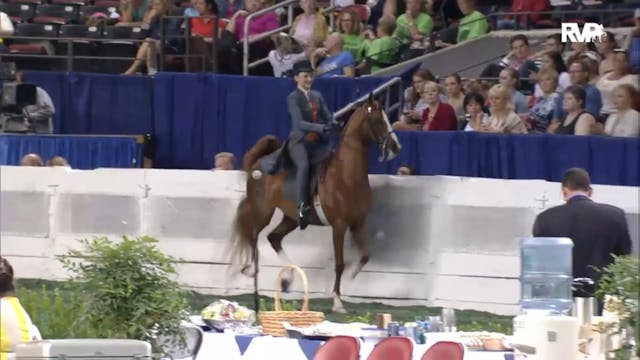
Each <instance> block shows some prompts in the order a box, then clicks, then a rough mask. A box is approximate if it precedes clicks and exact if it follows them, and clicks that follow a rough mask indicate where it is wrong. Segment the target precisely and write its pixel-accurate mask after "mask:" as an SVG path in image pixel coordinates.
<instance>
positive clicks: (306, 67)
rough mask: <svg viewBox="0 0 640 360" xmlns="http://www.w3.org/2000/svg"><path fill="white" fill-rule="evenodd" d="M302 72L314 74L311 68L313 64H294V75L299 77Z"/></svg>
mask: <svg viewBox="0 0 640 360" xmlns="http://www.w3.org/2000/svg"><path fill="white" fill-rule="evenodd" d="M301 72H308V73H312V72H313V68H312V67H311V63H310V62H308V61H299V62H297V63H295V64H293V75H294V76H295V75H298V73H301Z"/></svg>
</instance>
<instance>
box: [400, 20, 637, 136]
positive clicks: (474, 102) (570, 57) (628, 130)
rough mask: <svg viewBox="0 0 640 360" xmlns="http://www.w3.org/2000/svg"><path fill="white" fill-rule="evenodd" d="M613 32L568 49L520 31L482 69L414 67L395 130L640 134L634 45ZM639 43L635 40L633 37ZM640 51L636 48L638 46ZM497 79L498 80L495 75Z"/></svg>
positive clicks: (551, 37) (556, 38) (552, 38)
mask: <svg viewBox="0 0 640 360" xmlns="http://www.w3.org/2000/svg"><path fill="white" fill-rule="evenodd" d="M635 16H636V28H635V30H634V35H635V36H636V37H634V38H633V39H632V42H631V46H630V47H631V48H630V49H622V48H620V47H619V45H618V43H617V40H616V37H615V35H614V34H613V33H610V32H608V33H607V36H606V37H604V38H603V39H602V41H600V42H598V43H595V44H592V43H574V44H571V46H570V48H568V49H566V50H565V46H564V44H563V43H562V42H561V41H560V34H553V35H549V36H548V37H547V38H546V40H545V42H544V46H543V49H542V50H541V51H539V52H536V53H533V52H532V51H531V49H530V46H529V39H528V38H527V36H525V35H523V34H517V35H514V36H513V37H511V38H510V39H509V46H510V52H509V53H508V55H507V56H506V57H505V58H503V59H501V60H500V61H499V63H497V64H491V65H489V66H487V68H486V69H485V70H484V71H483V74H482V77H486V78H487V79H489V80H480V81H476V80H466V81H463V80H462V79H461V78H460V76H459V75H458V74H451V75H448V76H445V77H443V78H442V79H440V82H439V83H438V79H436V77H435V76H434V75H433V74H432V73H431V71H429V70H428V69H426V68H421V69H419V70H417V71H416V72H415V74H414V75H413V86H411V87H410V88H408V89H406V91H405V93H404V96H405V99H404V100H405V102H404V105H405V108H404V112H403V115H402V116H400V118H399V119H398V120H399V121H397V122H396V123H394V124H393V127H394V128H395V129H397V130H409V131H437V130H448V131H452V130H464V131H480V132H491V133H511V134H514V133H518V134H524V133H553V134H566V135H608V136H625V137H636V136H640V117H639V113H638V110H640V92H639V89H638V87H639V85H640V84H639V79H638V74H637V69H636V70H635V73H634V69H633V67H632V63H633V61H637V60H638V59H633V60H632V56H634V55H632V52H633V51H634V49H633V47H634V46H637V40H638V39H637V35H638V34H639V33H640V10H638V11H636V14H635ZM634 44H635V45H634ZM635 51H636V54H635V56H637V50H635ZM491 79H495V81H491Z"/></svg>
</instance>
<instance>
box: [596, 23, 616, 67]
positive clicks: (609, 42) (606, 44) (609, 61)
mask: <svg viewBox="0 0 640 360" xmlns="http://www.w3.org/2000/svg"><path fill="white" fill-rule="evenodd" d="M617 48H618V43H617V42H616V36H615V35H614V34H613V33H612V32H610V31H607V36H605V37H603V38H602V41H599V42H597V43H596V49H597V50H598V53H599V54H600V57H601V58H602V61H600V66H599V69H598V74H600V76H603V75H604V74H606V73H608V72H610V71H613V50H614V49H617Z"/></svg>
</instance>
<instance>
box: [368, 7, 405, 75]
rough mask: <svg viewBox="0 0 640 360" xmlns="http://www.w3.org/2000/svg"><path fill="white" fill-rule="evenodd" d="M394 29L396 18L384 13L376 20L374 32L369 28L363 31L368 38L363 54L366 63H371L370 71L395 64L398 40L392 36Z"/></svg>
mask: <svg viewBox="0 0 640 360" xmlns="http://www.w3.org/2000/svg"><path fill="white" fill-rule="evenodd" d="M395 29H396V19H395V18H394V17H393V16H388V15H385V16H383V17H382V18H381V19H380V21H378V26H377V27H376V34H373V32H372V31H370V30H369V31H367V32H365V38H367V39H368V41H367V43H366V52H365V54H366V58H367V59H366V61H367V63H368V64H370V65H371V66H370V72H376V71H378V70H380V69H382V68H385V67H387V66H391V65H393V64H395V62H396V55H397V53H398V50H399V44H398V41H397V40H396V39H395V38H393V37H392V35H393V32H394V30H395ZM359 67H362V66H359Z"/></svg>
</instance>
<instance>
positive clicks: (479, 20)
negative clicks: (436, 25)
mask: <svg viewBox="0 0 640 360" xmlns="http://www.w3.org/2000/svg"><path fill="white" fill-rule="evenodd" d="M457 4H458V8H460V11H461V12H462V14H464V17H463V18H462V19H460V22H459V24H458V36H457V39H456V43H458V44H460V43H463V42H465V41H469V40H473V39H475V38H478V37H480V36H482V35H484V34H486V33H487V32H488V31H489V24H488V23H487V18H486V17H485V16H484V15H483V14H482V13H481V12H479V11H477V10H476V9H475V0H457ZM435 45H436V47H438V48H443V47H449V46H451V45H453V44H450V43H447V42H444V41H442V40H437V41H436V44H435Z"/></svg>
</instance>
